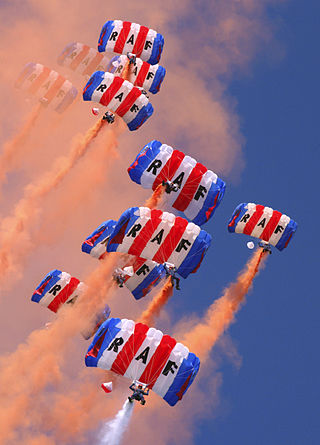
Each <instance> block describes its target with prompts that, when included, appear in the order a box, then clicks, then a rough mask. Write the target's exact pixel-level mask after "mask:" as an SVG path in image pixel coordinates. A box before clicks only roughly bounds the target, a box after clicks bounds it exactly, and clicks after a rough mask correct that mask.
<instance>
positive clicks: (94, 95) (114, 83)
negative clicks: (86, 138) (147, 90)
mask: <svg viewBox="0 0 320 445" xmlns="http://www.w3.org/2000/svg"><path fill="white" fill-rule="evenodd" d="M83 100H86V101H87V100H92V101H93V102H97V103H100V104H102V105H104V106H105V107H107V108H108V109H109V110H111V111H113V112H114V113H116V114H117V115H118V116H120V117H122V119H123V120H124V121H125V122H126V124H127V125H128V128H129V130H131V131H134V130H137V129H138V128H139V127H140V126H141V125H142V124H143V123H144V122H145V121H146V120H147V119H149V117H150V116H151V115H152V113H153V107H152V105H151V103H150V102H149V100H148V98H147V97H146V96H145V95H144V94H142V92H141V91H140V90H139V88H137V87H135V86H133V85H132V83H130V82H128V81H127V80H124V79H122V78H121V77H118V76H114V75H113V74H112V73H105V72H103V71H96V72H95V73H94V74H93V75H92V76H91V77H90V79H89V81H88V83H87V85H86V86H85V88H84V90H83Z"/></svg>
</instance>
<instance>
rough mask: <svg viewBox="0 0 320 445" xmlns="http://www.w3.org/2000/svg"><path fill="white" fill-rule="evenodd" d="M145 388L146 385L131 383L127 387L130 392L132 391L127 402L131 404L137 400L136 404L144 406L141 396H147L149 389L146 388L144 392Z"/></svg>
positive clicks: (144, 402)
mask: <svg viewBox="0 0 320 445" xmlns="http://www.w3.org/2000/svg"><path fill="white" fill-rule="evenodd" d="M145 388H147V386H146V385H141V384H137V383H136V382H133V383H132V384H131V385H130V386H129V389H131V391H133V394H132V396H129V397H128V400H129V402H130V403H133V401H134V400H137V401H138V402H140V403H141V405H145V404H146V401H145V399H144V397H143V396H147V395H149V388H147V389H146V391H145V390H144V389H145Z"/></svg>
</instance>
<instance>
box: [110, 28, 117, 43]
mask: <svg viewBox="0 0 320 445" xmlns="http://www.w3.org/2000/svg"><path fill="white" fill-rule="evenodd" d="M117 35H118V32H117V31H113V32H112V34H111V36H110V39H109V40H110V42H111V41H112V40H113V41H116V39H117Z"/></svg>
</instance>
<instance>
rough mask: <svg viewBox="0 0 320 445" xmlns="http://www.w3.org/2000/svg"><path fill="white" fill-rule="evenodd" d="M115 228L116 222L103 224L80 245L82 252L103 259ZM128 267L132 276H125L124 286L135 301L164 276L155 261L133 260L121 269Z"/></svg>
mask: <svg viewBox="0 0 320 445" xmlns="http://www.w3.org/2000/svg"><path fill="white" fill-rule="evenodd" d="M115 226H116V221H114V220H112V219H109V220H108V221H105V222H103V223H102V224H101V225H100V226H99V227H98V228H97V229H96V230H95V231H94V232H92V233H91V235H89V236H88V237H87V238H86V240H85V241H84V243H83V244H82V251H83V252H85V253H88V254H89V255H91V256H93V257H94V258H98V259H103V258H104V257H105V255H106V253H107V243H108V240H109V237H110V235H111V233H112V231H113V229H114V228H115ZM129 266H131V267H132V269H133V274H132V275H131V276H129V275H127V276H126V279H125V281H124V284H125V286H126V287H127V288H128V289H129V290H130V292H132V295H133V296H134V298H135V299H136V300H139V299H140V298H142V297H145V296H146V295H147V294H148V293H149V292H150V291H151V290H152V289H153V287H155V286H157V285H158V284H159V283H160V281H161V280H162V278H164V277H165V275H166V272H165V268H164V267H163V266H162V264H158V263H156V262H155V261H150V260H146V259H142V258H133V260H132V261H131V262H130V263H129V264H127V265H126V266H125V267H123V269H125V268H126V267H129Z"/></svg>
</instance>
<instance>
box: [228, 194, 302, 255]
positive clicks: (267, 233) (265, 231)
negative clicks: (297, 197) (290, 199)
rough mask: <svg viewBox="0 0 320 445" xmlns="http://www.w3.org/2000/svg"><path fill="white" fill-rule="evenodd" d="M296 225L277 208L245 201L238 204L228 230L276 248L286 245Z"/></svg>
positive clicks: (282, 247)
mask: <svg viewBox="0 0 320 445" xmlns="http://www.w3.org/2000/svg"><path fill="white" fill-rule="evenodd" d="M297 227H298V225H297V223H296V222H295V221H294V220H293V219H291V218H290V217H289V216H287V215H285V214H283V213H281V212H278V211H277V210H273V209H272V208H270V207H265V206H263V205H260V204H254V203H246V202H244V203H242V204H239V205H238V207H237V208H236V209H235V210H234V212H233V214H232V216H231V218H230V220H229V222H228V230H229V232H236V233H244V234H246V235H251V236H253V237H255V238H259V239H261V240H263V241H265V242H267V243H269V244H271V245H272V246H275V247H276V248H277V249H278V250H283V249H284V248H285V247H287V245H288V243H289V241H290V239H291V238H292V236H293V234H294V233H295V231H296V230H297Z"/></svg>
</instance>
